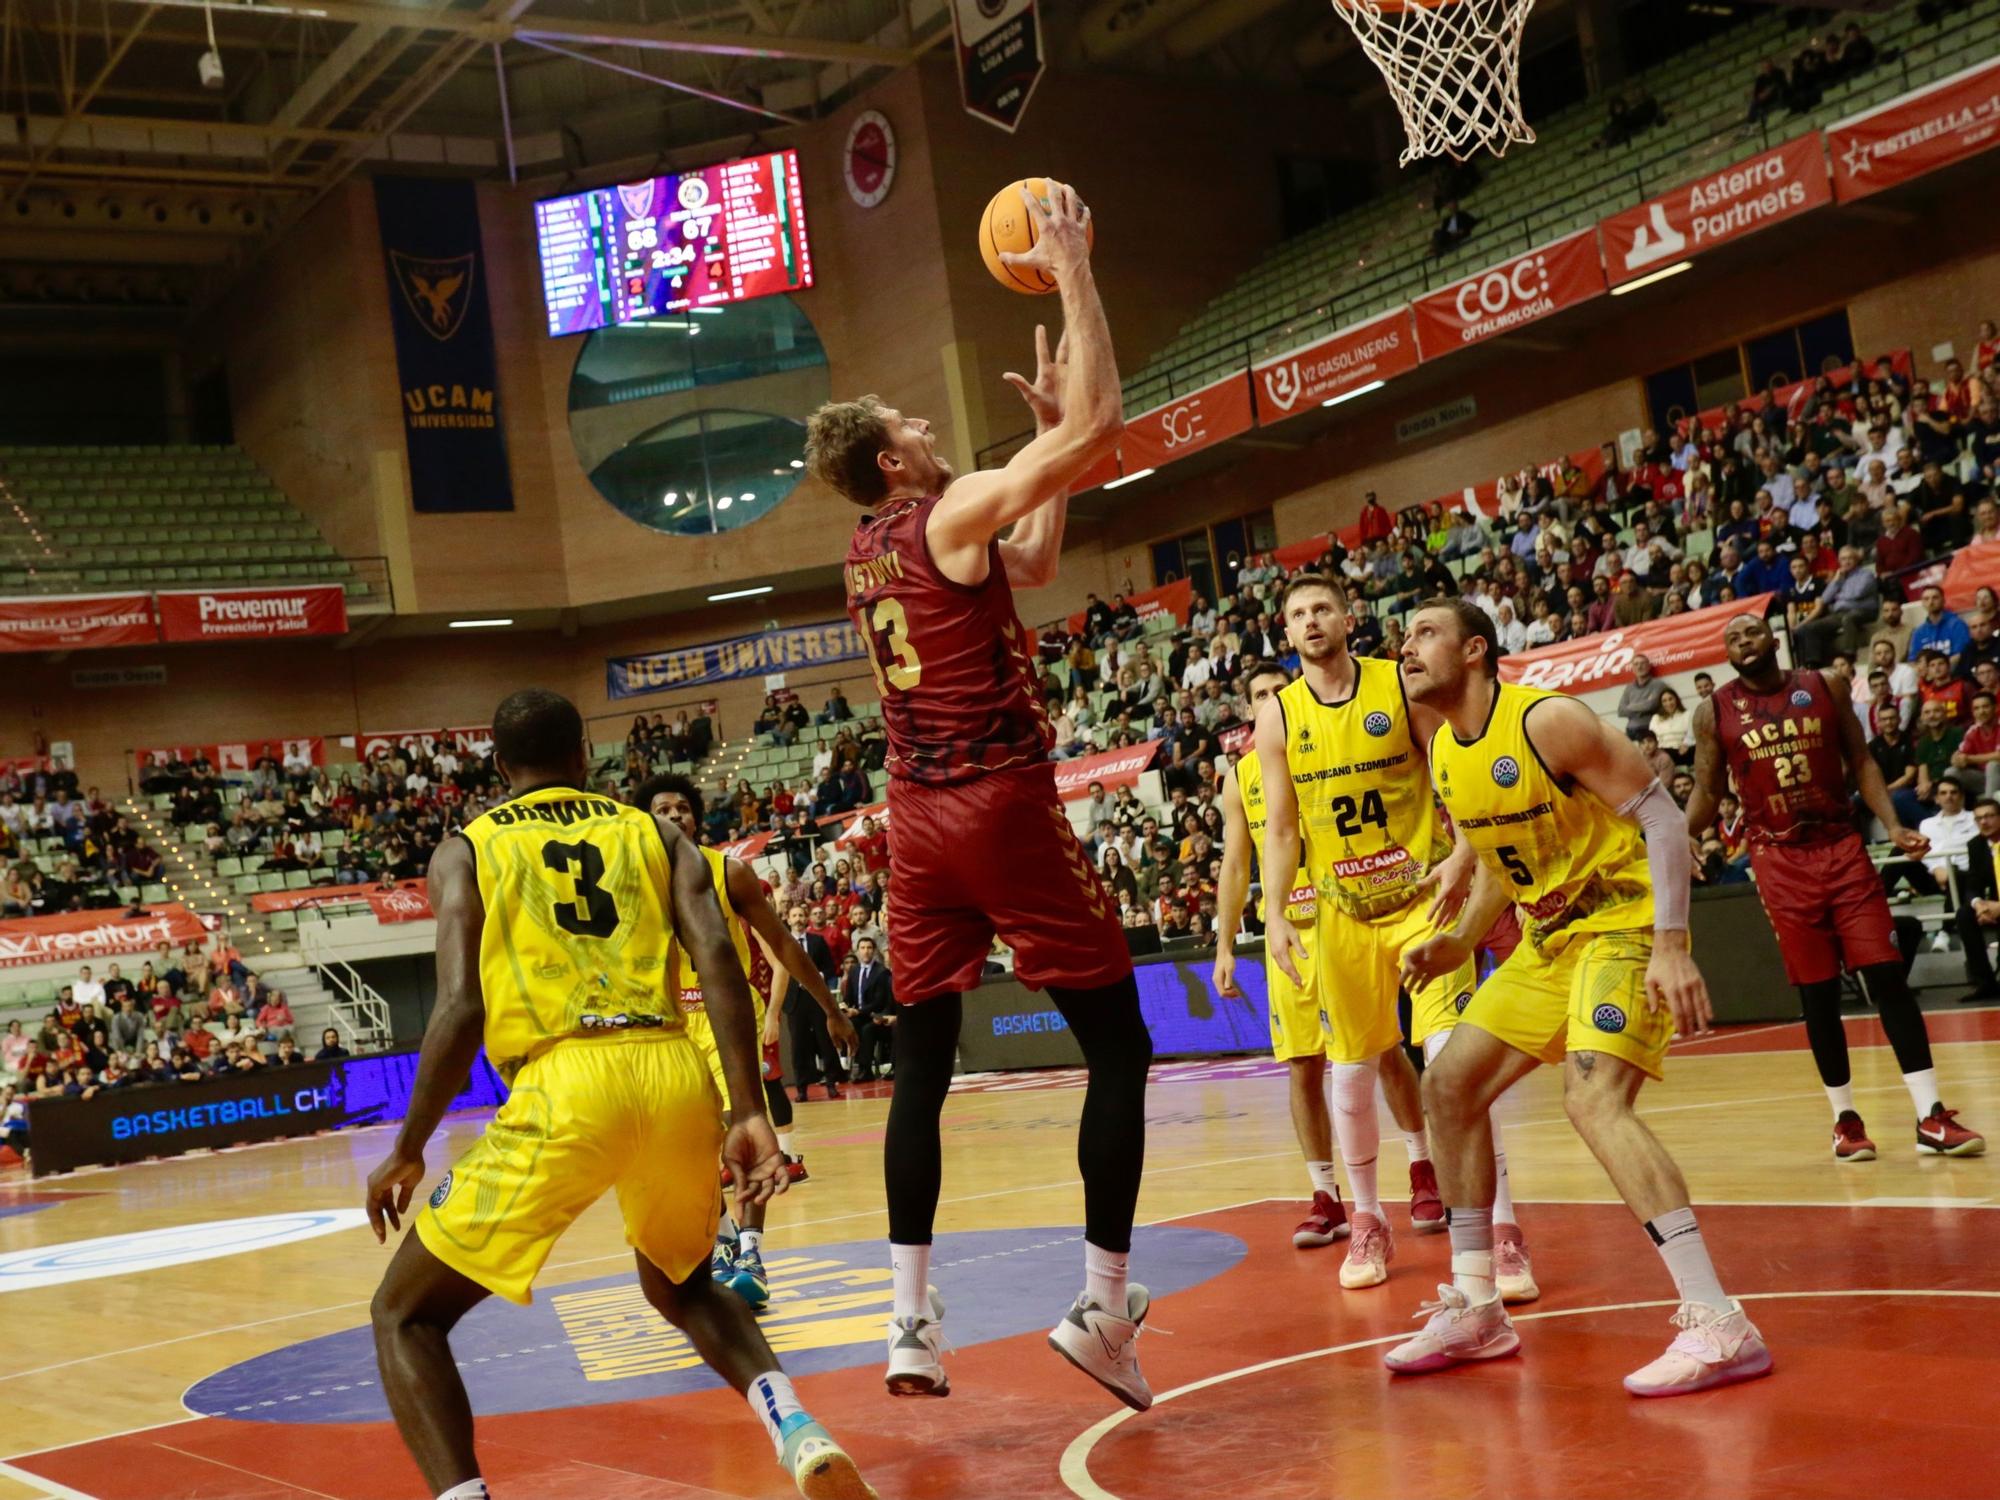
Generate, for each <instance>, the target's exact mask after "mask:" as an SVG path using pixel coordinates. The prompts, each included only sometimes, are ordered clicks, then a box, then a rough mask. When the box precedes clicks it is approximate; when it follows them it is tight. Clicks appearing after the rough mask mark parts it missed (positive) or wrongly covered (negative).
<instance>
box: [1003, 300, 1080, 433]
mask: <svg viewBox="0 0 2000 1500" xmlns="http://www.w3.org/2000/svg"><path fill="white" fill-rule="evenodd" d="M1068 374H1069V330H1068V329H1064V330H1063V335H1062V337H1061V338H1060V339H1058V340H1057V341H1056V352H1055V354H1054V356H1053V357H1051V356H1050V354H1049V331H1048V329H1047V328H1045V327H1044V326H1043V325H1042V324H1040V323H1037V324H1036V325H1035V378H1034V379H1033V380H1032V381H1030V380H1026V379H1023V378H1022V377H1021V376H1020V375H1017V374H1015V373H1014V371H1012V370H1009V371H1007V373H1006V374H1004V375H1002V376H1001V377H1000V378H1001V379H1002V380H1004V381H1006V382H1007V384H1009V385H1011V386H1012V387H1014V389H1015V390H1017V391H1019V392H1020V393H1021V399H1022V400H1023V401H1025V402H1027V403H1028V410H1029V411H1031V412H1033V413H1034V417H1035V427H1036V429H1037V430H1038V431H1041V432H1047V431H1048V430H1049V429H1050V428H1051V427H1053V426H1055V425H1056V423H1058V422H1060V421H1061V420H1062V393H1063V381H1064V380H1065V379H1066V378H1067V377H1068Z"/></svg>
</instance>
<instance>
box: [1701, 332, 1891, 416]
mask: <svg viewBox="0 0 2000 1500" xmlns="http://www.w3.org/2000/svg"><path fill="white" fill-rule="evenodd" d="M1884 360H1886V361H1887V362H1888V365H1889V368H1890V369H1892V370H1894V371H1895V372H1896V373H1897V374H1898V375H1900V376H1902V377H1903V378H1904V379H1905V380H1910V379H1914V378H1915V376H1916V373H1917V367H1916V363H1915V361H1914V360H1912V359H1911V357H1910V351H1909V350H1907V349H1892V350H1890V351H1889V352H1888V353H1887V354H1886V355H1883V356H1882V357H1881V358H1878V359H1864V360H1862V361H1861V362H1860V364H1859V365H1858V366H1856V365H1842V366H1840V368H1838V369H1836V370H1829V371H1828V372H1827V376H1826V378H1827V379H1828V380H1829V381H1831V382H1832V383H1833V388H1834V389H1835V390H1836V391H1844V390H1846V389H1847V387H1848V386H1850V385H1852V384H1853V383H1854V376H1855V371H1856V369H1857V368H1858V369H1859V371H1860V374H1861V378H1862V379H1863V380H1873V379H1874V378H1875V375H1876V373H1877V371H1878V370H1880V368H1881V366H1882V364H1883V361H1884ZM1810 390H1811V382H1809V381H1805V380H1794V381H1792V382H1790V383H1789V384H1786V385H1779V386H1775V387H1773V389H1772V392H1771V397H1772V399H1773V400H1774V401H1776V402H1777V404H1778V407H1779V409H1780V410H1782V411H1783V412H1784V413H1785V417H1786V420H1787V421H1794V422H1795V421H1797V420H1799V414H1800V411H1801V410H1802V408H1803V406H1804V402H1805V398H1806V395H1807V393H1808V392H1809V391H1810ZM1763 407H1764V397H1763V395H1762V393H1759V394H1758V395H1755V396H1745V397H1744V398H1743V399H1742V400H1740V401H1727V402H1724V403H1723V404H1722V405H1721V406H1711V407H1708V408H1707V409H1705V410H1703V411H1698V412H1696V413H1695V416H1694V420H1695V421H1696V422H1698V423H1700V424H1701V425H1702V426H1704V427H1710V428H1714V429H1716V430H1718V431H1722V430H1725V429H1726V428H1727V426H1728V423H1729V419H1730V417H1731V416H1732V415H1733V414H1734V413H1736V412H1740V411H1747V412H1750V413H1751V414H1753V415H1754V414H1755V413H1757V412H1759V411H1761V410H1763ZM1679 425H1680V430H1681V431H1682V432H1683V433H1686V432H1687V431H1688V423H1687V419H1686V418H1685V417H1683V418H1682V419H1681V421H1680V424H1679Z"/></svg>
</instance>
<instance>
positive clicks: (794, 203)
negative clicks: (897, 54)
mask: <svg viewBox="0 0 2000 1500" xmlns="http://www.w3.org/2000/svg"><path fill="white" fill-rule="evenodd" d="M535 241H536V246H537V248H538V250H539V252H540V259H541V265H542V299H543V302H544V303H545V304H546V306H547V308H548V315H549V333H550V334H551V335H552V336H561V335H563V334H568V333H587V332H589V331H590V330H591V329H593V328H612V327H616V326H618V325H619V324H622V323H643V322H647V321H649V320H652V319H657V318H667V317H671V316H673V315H674V314H676V313H684V312H687V311H689V310H690V309H694V308H702V307H715V306H719V305H721V304H723V303H726V302H742V301H744V300H746V299H748V298H751V297H768V296H770V295H772V294H773V293H775V292H796V291H799V290H801V289H803V288H805V287H809V286H811V285H812V282H813V274H812V250H811V247H810V246H809V245H808V244H807V243H806V213H805V197H804V195H803V194H802V193H801V192H800V190H799V154H798V153H797V152H796V151H773V152H771V153H770V154H769V155H766V156H751V157H745V158H744V159H742V160H740V161H726V162H721V163H718V164H717V165H715V166H712V167H701V168H698V169H696V170H694V171H692V172H680V173H676V174H674V175H673V176H671V177H653V178H649V179H647V180H646V181H644V182H628V183H619V184H618V185H616V186H613V187H603V188H593V189H591V190H590V191H589V192H587V193H572V194H570V195H569V196H567V197H563V198H544V199H543V200H542V201H540V202H539V203H537V204H536V205H535Z"/></svg>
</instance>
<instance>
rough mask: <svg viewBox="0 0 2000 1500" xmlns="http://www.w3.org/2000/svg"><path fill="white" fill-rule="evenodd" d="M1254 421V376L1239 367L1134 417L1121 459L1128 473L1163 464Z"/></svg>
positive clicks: (1127, 425) (1127, 429) (1244, 428)
mask: <svg viewBox="0 0 2000 1500" xmlns="http://www.w3.org/2000/svg"><path fill="white" fill-rule="evenodd" d="M1251 425H1252V416H1251V410H1250V377H1249V376H1248V375H1246V374H1245V373H1244V372H1243V371H1241V370H1238V371H1237V372H1236V373H1235V374H1233V375H1225V376H1224V377H1223V378H1222V379H1220V380H1217V381H1213V382H1211V383H1210V384H1208V385H1205V386H1203V387H1202V388H1201V389H1200V390H1198V391H1192V392H1190V393H1189V394H1187V395H1185V396H1181V397H1178V398H1176V399H1175V400H1172V401H1168V402H1165V403H1163V404H1162V405H1159V406H1156V407H1154V408H1153V409H1152V410H1150V411H1142V412H1140V413H1139V415H1138V416H1136V417H1128V418H1127V419H1126V421H1125V435H1124V436H1123V437H1121V438H1119V440H1118V456H1119V463H1120V466H1121V467H1122V468H1123V469H1124V471H1125V472H1126V473H1127V474H1136V473H1137V472H1138V471H1139V470H1141V469H1157V468H1159V467H1160V465H1162V464H1168V463H1172V462H1173V461H1174V460H1175V459H1177V458H1186V457H1187V456H1188V455H1189V454H1191V453H1199V452H1200V451H1201V450H1202V449H1204V448H1207V447H1210V446H1212V445H1213V444H1216V443H1219V442H1221V441H1222V440H1223V439H1225V438H1233V437H1235V436H1236V435H1237V434H1238V433H1239V432H1248V431H1249V430H1250V428H1251Z"/></svg>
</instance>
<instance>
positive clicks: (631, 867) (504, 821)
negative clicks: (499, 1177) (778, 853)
mask: <svg viewBox="0 0 2000 1500" xmlns="http://www.w3.org/2000/svg"><path fill="white" fill-rule="evenodd" d="M464 834H465V840H466V842H467V843H469V844H471V845H472V858H473V864H474V866H475V868H476V869H477V871H478V876H479V899H480V901H481V902H482V903H483V904H484V906H485V908H486V917H485V922H484V925H483V927H482V929H481V931H480V939H479V986H480V990H481V992H482V994H483V995H484V997H485V1001H486V1056H487V1058H488V1059H489V1060H490V1061H491V1062H492V1064H493V1066H494V1067H495V1068H497V1069H499V1071H500V1076H501V1077H503V1078H505V1079H507V1080H508V1081H509V1082H512V1080H513V1077H514V1075H515V1074H516V1073H517V1072H519V1071H520V1069H521V1066H522V1064H524V1063H526V1062H527V1061H528V1060H529V1059H530V1058H532V1057H535V1056H536V1055H538V1054H539V1053H541V1052H544V1051H546V1050H547V1049H548V1048H550V1047H552V1046H554V1045H555V1044H556V1043H557V1042H559V1041H561V1040H563V1039H564V1038H565V1037H571V1036H610V1035H616V1034H619V1033H630V1034H634V1035H641V1036H657V1035H659V1034H661V1033H662V1032H684V1031H685V1026H684V1024H683V1022H682V1020H681V1012H680V1007H679V1005H678V1004H676V1003H675V997H669V995H668V994H667V982H668V979H669V975H668V971H667V961H668V957H669V954H670V953H671V951H672V949H673V946H674V921H673V908H672V906H671V905H670V904H669V891H670V888H671V884H672V874H671V869H670V867H669V865H668V863H667V846H666V841H665V839H663V838H662V837H661V834H660V828H659V825H658V824H657V823H655V822H654V821H653V816H652V814H651V813H646V812H641V811H640V810H639V809H637V808H635V807H626V806H624V805H622V804H621V803H617V802H613V801H612V800H611V799H610V798H609V797H600V796H593V795H591V794H589V793H587V792H580V791H578V790H577V789H576V788H574V787H566V786H551V787H543V788H541V789H540V790H538V791H532V792H524V793H523V794H522V795H520V796H518V797H516V798H514V799H513V800H512V801H511V802H505V803H502V804H501V805H500V806H499V807H496V808H494V809H493V810H492V811H490V812H488V813H485V814H484V815H482V816H480V817H477V818H475V819H473V820H472V822H470V823H468V824H467V825H466V826H465V830H464Z"/></svg>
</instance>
